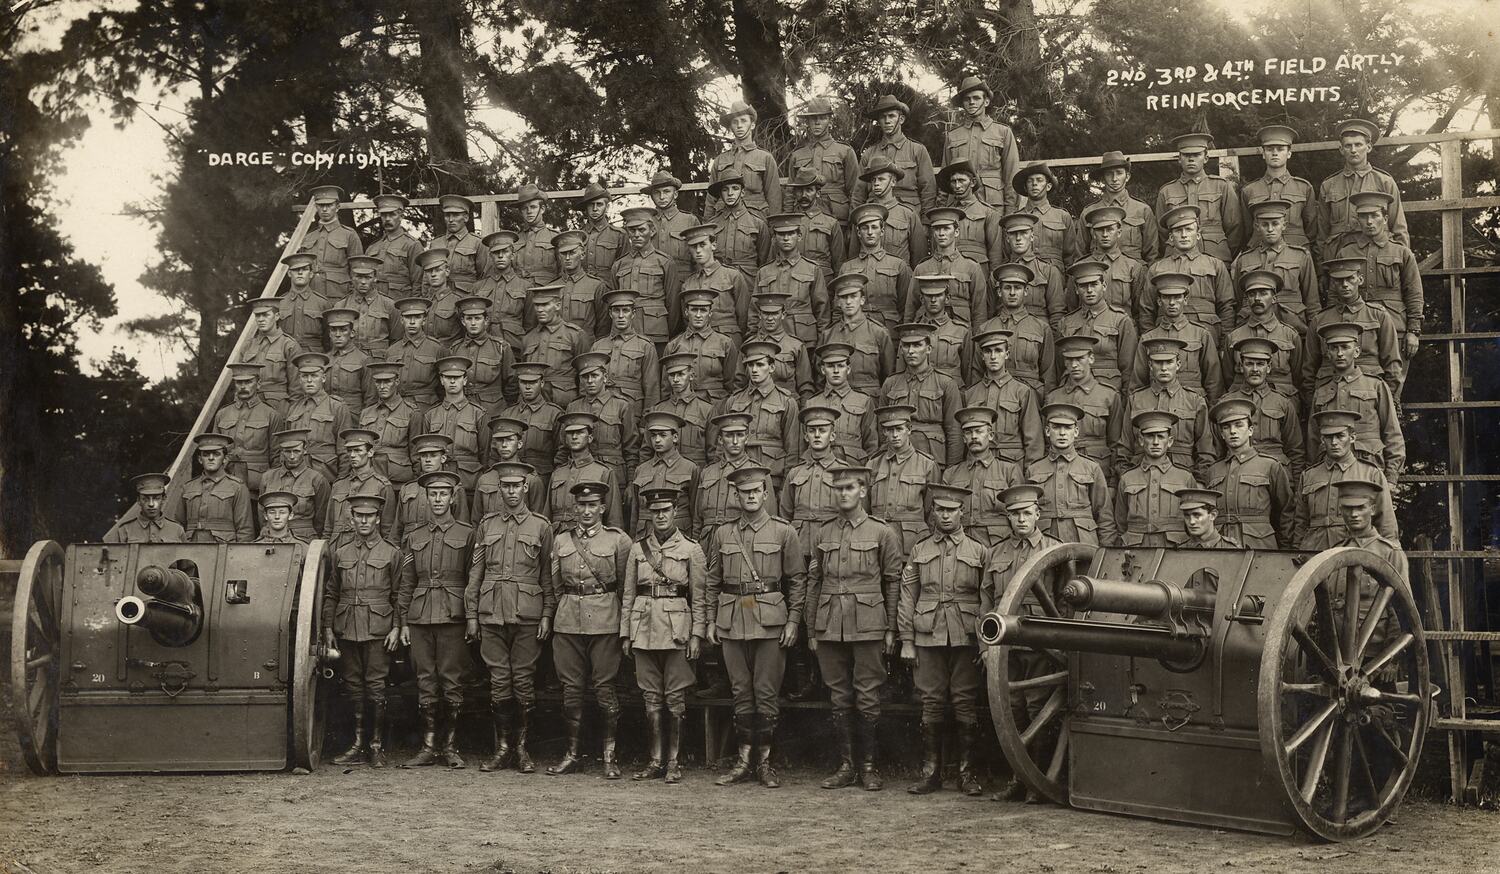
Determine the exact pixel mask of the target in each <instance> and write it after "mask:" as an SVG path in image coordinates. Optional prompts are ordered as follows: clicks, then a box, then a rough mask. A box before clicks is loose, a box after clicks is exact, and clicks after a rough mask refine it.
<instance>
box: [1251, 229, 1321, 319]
mask: <svg viewBox="0 0 1500 874" xmlns="http://www.w3.org/2000/svg"><path fill="white" fill-rule="evenodd" d="M1249 209H1250V214H1251V216H1252V217H1253V219H1254V223H1255V224H1254V227H1255V236H1256V242H1254V243H1253V244H1252V245H1251V246H1250V248H1248V249H1246V250H1245V251H1243V252H1241V253H1240V255H1239V257H1238V258H1235V259H1234V267H1233V268H1232V269H1231V270H1230V271H1229V279H1230V282H1231V283H1232V284H1233V286H1234V287H1235V288H1237V289H1243V288H1244V287H1245V278H1246V277H1247V275H1248V274H1250V273H1252V272H1256V271H1269V272H1271V273H1272V274H1274V275H1275V276H1276V278H1277V282H1276V302H1277V304H1279V307H1280V311H1281V313H1282V314H1284V316H1285V318H1284V321H1286V323H1287V324H1289V325H1291V326H1292V327H1293V328H1294V329H1296V331H1297V333H1298V334H1299V335H1300V334H1306V333H1307V321H1308V319H1311V318H1312V317H1313V314H1314V313H1316V312H1317V311H1318V310H1319V309H1321V306H1320V300H1319V298H1318V268H1317V265H1316V264H1314V263H1313V257H1312V252H1310V251H1309V250H1307V249H1306V248H1304V247H1303V246H1299V245H1294V244H1293V243H1292V242H1290V241H1289V240H1288V238H1287V233H1288V224H1289V219H1290V217H1291V214H1292V204H1291V203H1289V202H1287V201H1285V200H1269V199H1268V200H1261V201H1257V202H1256V203H1255V204H1254V205H1252V206H1251V207H1250V208H1249ZM1245 318H1246V312H1245V306H1244V302H1243V301H1241V305H1240V311H1239V314H1238V319H1237V321H1238V322H1239V323H1240V324H1244V322H1245Z"/></svg>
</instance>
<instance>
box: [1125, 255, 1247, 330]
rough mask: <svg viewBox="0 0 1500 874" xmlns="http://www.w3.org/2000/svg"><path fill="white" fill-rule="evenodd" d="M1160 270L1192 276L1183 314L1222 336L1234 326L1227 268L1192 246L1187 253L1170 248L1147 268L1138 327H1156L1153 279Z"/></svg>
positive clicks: (1232, 287) (1222, 263) (1231, 290)
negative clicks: (1170, 250)
mask: <svg viewBox="0 0 1500 874" xmlns="http://www.w3.org/2000/svg"><path fill="white" fill-rule="evenodd" d="M1162 273H1186V274H1187V275H1189V276H1191V277H1193V284H1192V286H1191V287H1190V288H1188V294H1187V303H1186V304H1184V305H1183V308H1182V314H1183V315H1185V316H1187V317H1188V318H1189V319H1191V320H1192V321H1195V322H1197V323H1198V324H1200V325H1202V326H1203V327H1205V328H1207V329H1209V330H1210V331H1212V332H1213V333H1214V335H1215V336H1216V337H1222V336H1223V335H1224V334H1226V333H1228V331H1229V330H1230V328H1232V327H1233V326H1234V298H1235V295H1234V286H1232V285H1231V284H1230V279H1229V268H1228V267H1226V266H1225V264H1224V262H1223V261H1220V260H1219V259H1218V258H1215V257H1214V256H1212V255H1206V254H1204V253H1203V252H1200V251H1197V250H1193V251H1192V252H1191V253H1189V254H1183V253H1182V252H1179V251H1175V250H1174V251H1173V252H1172V253H1171V254H1169V255H1167V256H1166V257H1163V258H1161V259H1159V260H1157V261H1154V262H1152V264H1151V267H1150V268H1149V269H1148V270H1147V271H1146V287H1145V292H1144V294H1143V295H1142V299H1143V300H1144V301H1145V302H1146V303H1145V305H1144V306H1143V307H1141V317H1140V320H1141V329H1142V330H1146V331H1149V330H1151V329H1152V328H1154V327H1156V320H1157V318H1158V315H1157V312H1156V292H1155V291H1154V290H1153V289H1152V280H1154V279H1155V278H1156V277H1157V276H1158V275H1160V274H1162Z"/></svg>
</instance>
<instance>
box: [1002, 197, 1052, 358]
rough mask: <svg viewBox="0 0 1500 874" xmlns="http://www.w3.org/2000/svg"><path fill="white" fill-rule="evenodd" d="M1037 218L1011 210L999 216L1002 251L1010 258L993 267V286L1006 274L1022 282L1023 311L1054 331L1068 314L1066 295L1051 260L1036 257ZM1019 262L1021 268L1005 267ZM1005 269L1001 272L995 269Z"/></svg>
mask: <svg viewBox="0 0 1500 874" xmlns="http://www.w3.org/2000/svg"><path fill="white" fill-rule="evenodd" d="M1037 222H1038V219H1037V217H1036V215H1035V214H1033V213H1029V212H1013V213H1010V214H1009V215H1005V216H1002V217H1001V218H1000V227H1001V228H1002V229H1003V230H1004V231H1005V251H1006V252H1007V253H1008V254H1009V255H1010V261H1008V262H1006V264H1002V265H1000V267H999V268H997V271H996V276H995V285H997V286H998V285H1000V284H1001V283H1003V282H1005V281H1006V278H1007V277H1009V278H1010V279H1011V280H1013V281H1014V280H1015V279H1018V278H1019V279H1020V280H1021V281H1023V282H1025V283H1026V298H1025V300H1026V311H1027V312H1029V313H1031V314H1032V315H1034V316H1036V317H1037V318H1039V319H1045V320H1046V322H1047V326H1048V327H1050V328H1051V329H1052V333H1054V334H1056V333H1057V332H1058V331H1060V330H1061V329H1062V320H1063V316H1065V315H1067V314H1068V297H1067V293H1066V291H1065V290H1064V288H1063V272H1062V268H1060V267H1056V266H1054V265H1053V263H1052V262H1051V261H1048V260H1046V259H1045V258H1041V257H1038V255H1037V253H1036V251H1035V245H1036V226H1037ZM1012 264H1015V265H1019V266H1020V267H1022V268H1024V272H1023V271H1021V270H1015V269H1007V268H1009V265H1012ZM1002 269H1005V270H1006V272H1005V273H1000V272H999V271H1000V270H1002Z"/></svg>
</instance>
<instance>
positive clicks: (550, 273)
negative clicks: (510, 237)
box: [512, 224, 557, 285]
mask: <svg viewBox="0 0 1500 874" xmlns="http://www.w3.org/2000/svg"><path fill="white" fill-rule="evenodd" d="M520 234H521V240H520V242H518V243H516V248H515V255H513V256H512V263H513V264H515V265H516V267H517V268H518V269H519V270H520V271H521V273H522V274H524V275H525V276H527V277H530V279H531V281H532V282H533V283H535V284H537V285H549V284H551V282H552V280H554V279H556V278H557V252H555V251H554V250H553V248H552V238H553V237H556V236H557V231H554V230H552V229H551V228H549V227H547V226H546V225H544V224H538V225H532V226H531V227H527V228H522V229H521V231H520Z"/></svg>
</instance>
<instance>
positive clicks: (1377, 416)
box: [1308, 364, 1406, 484]
mask: <svg viewBox="0 0 1500 874" xmlns="http://www.w3.org/2000/svg"><path fill="white" fill-rule="evenodd" d="M1329 409H1334V410H1351V411H1353V412H1356V413H1359V421H1358V422H1355V423H1354V451H1355V453H1356V454H1362V455H1363V457H1364V459H1365V460H1366V461H1368V462H1370V463H1371V464H1379V465H1380V469H1381V470H1382V471H1384V473H1385V478H1386V479H1387V480H1390V482H1391V483H1392V484H1395V483H1396V482H1397V481H1399V480H1400V479H1401V473H1402V471H1404V470H1405V468H1406V437H1405V436H1404V435H1403V434H1402V433H1401V422H1400V420H1399V418H1398V417H1397V414H1396V401H1395V399H1394V398H1392V397H1391V390H1390V388H1389V387H1387V386H1386V384H1385V383H1384V382H1381V381H1380V380H1378V379H1376V378H1375V377H1373V376H1369V375H1368V374H1366V373H1364V372H1363V371H1362V370H1361V369H1360V366H1359V365H1358V364H1356V365H1354V367H1352V368H1351V369H1350V370H1349V372H1348V373H1346V374H1344V375H1343V376H1341V377H1338V378H1335V379H1330V380H1329V381H1327V382H1325V383H1323V384H1322V385H1320V386H1318V389H1317V391H1315V392H1314V393H1313V399H1312V412H1311V413H1309V414H1308V420H1309V421H1308V429H1309V430H1308V441H1309V443H1311V441H1312V440H1313V438H1315V437H1317V436H1318V435H1316V434H1314V433H1313V432H1312V430H1311V429H1312V421H1313V419H1312V417H1313V414H1316V413H1318V412H1319V411H1322V410H1329ZM1322 456H1323V449H1322V443H1321V441H1319V442H1318V443H1317V444H1313V445H1312V449H1311V450H1310V451H1309V456H1308V457H1309V460H1310V461H1317V460H1319V459H1320V458H1322Z"/></svg>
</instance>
